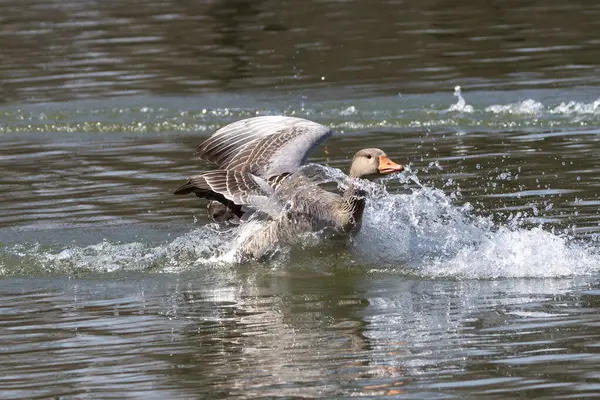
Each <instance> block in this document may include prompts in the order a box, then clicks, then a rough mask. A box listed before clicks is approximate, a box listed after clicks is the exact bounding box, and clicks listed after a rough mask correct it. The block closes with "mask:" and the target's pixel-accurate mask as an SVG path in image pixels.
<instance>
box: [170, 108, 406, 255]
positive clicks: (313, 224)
mask: <svg viewBox="0 0 600 400" xmlns="http://www.w3.org/2000/svg"><path fill="white" fill-rule="evenodd" d="M329 136H331V131H330V130H329V129H328V128H326V127H324V126H323V125H320V124H317V123H316V122H312V121H308V120H305V119H302V118H295V117H283V116H267V117H255V118H249V119H246V120H242V121H237V122H235V123H233V124H230V125H227V126H225V127H223V128H221V129H219V130H217V131H216V132H215V133H214V134H213V135H212V136H211V137H210V138H208V139H207V140H206V141H204V142H203V143H202V144H201V145H200V146H198V148H197V151H196V154H197V155H199V156H200V158H202V159H204V160H207V161H210V162H213V163H215V164H216V165H217V167H218V169H217V170H214V171H208V172H203V173H201V174H199V175H195V176H192V177H191V178H189V180H188V182H187V183H185V184H184V185H182V186H180V187H179V188H177V190H176V191H175V194H189V193H195V194H196V196H198V197H202V198H206V199H208V200H211V201H213V202H215V201H216V202H218V203H220V204H221V205H222V206H219V205H217V204H215V203H211V204H210V205H209V212H210V210H212V217H213V218H215V219H217V218H218V219H219V220H227V219H229V218H230V217H231V218H235V217H238V218H239V217H242V216H243V215H244V213H245V212H247V211H253V210H259V211H261V212H263V213H266V214H268V215H270V217H271V219H270V221H269V222H268V223H267V225H266V226H265V227H264V228H263V229H261V230H260V231H259V232H256V233H255V234H253V235H252V237H251V238H249V239H248V240H247V241H246V242H245V243H244V244H243V245H242V250H241V251H242V253H244V254H246V255H248V256H250V257H260V256H262V255H263V254H264V253H265V252H266V251H267V249H268V248H269V247H270V245H271V244H273V243H275V242H285V243H291V242H293V241H294V240H296V238H297V237H298V233H301V232H315V231H320V230H322V229H325V228H331V229H333V230H334V231H336V232H339V233H342V234H346V233H349V232H353V231H356V230H357V229H358V228H359V227H360V221H361V219H362V215H363V211H364V207H365V194H364V193H362V192H361V191H360V190H358V189H357V186H356V184H355V180H356V179H358V178H365V177H368V176H373V175H380V174H388V173H392V172H399V171H402V170H403V167H402V165H399V164H396V163H394V162H392V161H391V160H390V159H389V158H388V157H387V156H386V154H385V152H383V151H382V150H380V149H375V148H372V149H363V150H360V151H359V152H357V153H356V154H355V155H354V158H353V160H352V165H351V168H350V174H349V175H350V179H351V180H350V184H349V186H348V189H347V190H346V191H345V192H344V193H343V194H336V193H333V192H329V191H326V190H324V189H323V188H321V187H320V186H319V185H318V183H316V182H313V181H312V180H311V179H308V178H307V177H306V176H304V175H303V174H295V172H296V171H298V169H300V167H301V166H302V165H304V164H305V163H306V161H307V159H308V156H309V155H310V153H311V152H312V151H313V150H314V149H315V148H316V147H317V146H318V145H319V144H320V143H322V142H323V141H324V140H326V139H327V138H328V137H329ZM224 207H226V210H224Z"/></svg>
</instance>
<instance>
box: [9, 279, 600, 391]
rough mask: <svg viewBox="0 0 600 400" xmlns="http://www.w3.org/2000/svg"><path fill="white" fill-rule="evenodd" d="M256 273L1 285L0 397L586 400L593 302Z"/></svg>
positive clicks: (513, 285) (549, 287) (498, 286)
mask: <svg viewBox="0 0 600 400" xmlns="http://www.w3.org/2000/svg"><path fill="white" fill-rule="evenodd" d="M265 272H266V271H264V270H262V271H256V270H255V271H252V270H238V271H235V272H234V271H233V270H230V269H225V270H221V271H214V270H213V271H211V270H210V269H207V270H203V271H198V272H195V273H193V274H184V275H179V276H169V275H166V276H164V275H163V276H160V275H159V276H153V277H136V278H134V279H131V277H129V278H128V277H124V278H126V279H123V280H117V281H114V282H106V281H104V280H101V281H97V282H94V281H91V280H85V281H79V280H71V281H67V280H63V279H55V280H52V281H49V282H45V283H44V284H43V286H41V287H40V283H39V282H36V281H33V280H25V279H21V280H14V281H13V283H15V284H17V285H18V286H19V287H20V289H19V290H18V291H16V290H14V289H12V290H11V289H10V288H9V287H8V286H7V285H6V284H2V285H1V286H0V293H1V295H2V299H3V300H2V302H3V304H4V305H5V306H4V308H3V310H2V324H1V328H0V332H1V334H0V337H2V339H3V341H4V342H5V343H7V344H8V348H7V349H6V350H5V351H4V352H3V354H2V355H0V360H1V361H2V364H3V365H5V366H7V367H9V370H10V371H11V372H10V373H8V374H3V376H2V377H0V382H1V383H2V388H3V398H7V399H8V398H11V399H12V398H23V397H28V398H32V397H40V398H43V397H49V396H67V398H71V397H70V396H77V395H86V396H92V397H95V396H100V395H101V396H108V395H114V396H116V397H121V396H125V397H136V398H137V397H151V398H154V397H156V398H159V397H165V396H167V397H169V398H189V396H200V397H202V396H205V395H206V396H211V398H227V397H230V396H241V397H244V398H256V397H265V396H288V397H289V396H311V397H320V398H328V397H331V396H348V395H370V396H374V395H393V394H404V395H409V396H411V397H412V398H414V397H420V398H423V397H429V396H434V395H436V394H437V395H439V394H440V391H441V393H446V394H455V395H460V394H461V393H463V392H465V393H474V394H478V395H483V394H485V393H488V394H491V393H495V394H496V395H501V394H504V395H506V396H510V395H512V394H514V391H515V390H520V391H522V392H523V393H527V392H528V391H530V390H536V395H537V396H540V395H541V396H543V395H560V394H562V395H569V394H573V393H577V394H579V395H585V394H592V393H594V392H595V391H596V390H597V386H598V383H599V382H598V377H597V374H596V366H597V365H598V361H600V360H599V358H598V357H599V355H598V351H597V349H598V345H599V343H600V337H599V335H598V333H597V332H596V331H595V330H594V329H593V326H595V325H597V324H598V322H599V321H598V314H597V313H596V312H594V310H595V307H597V302H598V299H597V294H598V290H597V288H596V290H595V291H590V292H588V294H585V293H584V292H582V293H580V294H578V293H574V294H563V292H564V290H565V289H567V288H569V287H571V285H570V284H568V283H566V282H559V281H558V282H557V281H551V280H550V281H543V280H532V281H527V280H525V281H511V280H508V281H497V282H493V281H492V282H464V283H461V284H457V283H456V282H444V281H437V282H431V281H415V280H410V279H409V280H399V279H397V278H389V277H387V278H386V277H373V276H371V277H368V276H366V275H364V274H363V273H360V272H350V273H349V272H348V271H337V272H334V271H331V274H329V275H322V276H320V277H318V279H315V278H317V277H316V276H310V275H304V274H303V273H302V272H293V273H291V274H290V275H287V276H286V275H281V276H273V275H271V274H269V273H265ZM365 278H366V279H365ZM234 281H236V282H238V283H234ZM577 284H578V285H584V286H585V285H586V282H585V280H580V281H578V282H577ZM525 293H526V294H525ZM549 293H554V295H549ZM550 299H553V300H552V301H551V302H548V300H550ZM507 339H508V340H507ZM567 366H568V368H567ZM582 378H583V379H584V380H585V382H581V381H580V380H581V379H582Z"/></svg>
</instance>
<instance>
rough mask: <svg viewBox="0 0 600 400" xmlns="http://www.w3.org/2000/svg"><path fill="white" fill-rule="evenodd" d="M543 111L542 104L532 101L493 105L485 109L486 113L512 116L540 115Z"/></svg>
mask: <svg viewBox="0 0 600 400" xmlns="http://www.w3.org/2000/svg"><path fill="white" fill-rule="evenodd" d="M544 110H545V107H544V105H543V104H542V103H540V102H538V101H535V100H532V99H528V100H524V101H521V102H518V103H511V104H494V105H491V106H489V107H486V108H485V111H486V112H491V113H494V114H512V115H541V114H542V113H543V112H544Z"/></svg>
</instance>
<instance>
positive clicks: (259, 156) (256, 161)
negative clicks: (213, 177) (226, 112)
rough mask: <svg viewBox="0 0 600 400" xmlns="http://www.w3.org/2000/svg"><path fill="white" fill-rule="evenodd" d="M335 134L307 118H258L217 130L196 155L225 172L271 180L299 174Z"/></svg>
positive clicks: (197, 150)
mask: <svg viewBox="0 0 600 400" xmlns="http://www.w3.org/2000/svg"><path fill="white" fill-rule="evenodd" d="M331 134H332V132H331V130H330V129H329V128H327V127H325V126H323V125H321V124H318V123H316V122H313V121H309V120H306V119H303V118H296V117H286V116H264V117H254V118H248V119H245V120H241V121H237V122H234V123H232V124H230V125H227V126H224V127H223V128H221V129H219V130H217V131H216V132H215V133H214V134H213V135H212V136H211V137H210V138H208V139H207V140H206V141H204V142H203V143H202V144H201V145H200V146H198V148H197V149H196V153H195V154H196V155H199V156H200V157H201V158H202V159H204V160H207V161H211V162H214V163H215V164H217V165H218V166H219V167H220V168H221V169H224V170H237V171H248V172H250V173H251V174H253V175H256V176H258V177H262V178H265V179H267V178H270V177H272V176H275V175H281V174H284V173H293V172H294V171H296V170H297V169H298V168H299V167H300V166H302V165H303V164H305V163H306V161H307V159H308V157H309V155H310V154H311V153H312V151H313V150H314V149H315V148H317V147H318V146H319V145H320V144H321V143H322V142H324V141H325V140H326V139H327V138H328V137H329V136H331Z"/></svg>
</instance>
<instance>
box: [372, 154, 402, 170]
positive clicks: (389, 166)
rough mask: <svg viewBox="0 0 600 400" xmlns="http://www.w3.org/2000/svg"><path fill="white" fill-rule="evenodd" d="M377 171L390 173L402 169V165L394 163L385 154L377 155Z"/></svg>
mask: <svg viewBox="0 0 600 400" xmlns="http://www.w3.org/2000/svg"><path fill="white" fill-rule="evenodd" d="M378 169H379V173H380V174H391V173H393V172H401V171H404V166H402V165H400V164H396V163H395V162H393V161H392V160H390V159H389V158H387V156H379V168H378Z"/></svg>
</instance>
